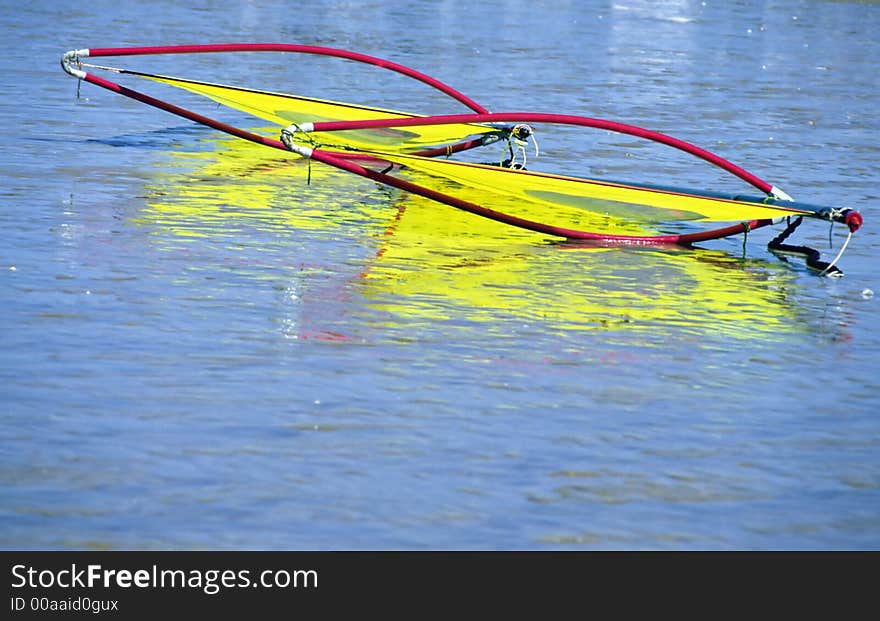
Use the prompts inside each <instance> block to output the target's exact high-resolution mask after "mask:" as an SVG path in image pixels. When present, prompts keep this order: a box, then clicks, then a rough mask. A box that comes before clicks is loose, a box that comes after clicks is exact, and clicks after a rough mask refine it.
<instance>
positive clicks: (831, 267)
mask: <svg viewBox="0 0 880 621" xmlns="http://www.w3.org/2000/svg"><path fill="white" fill-rule="evenodd" d="M852 236H853V234H852V231H850V232H849V233H847V236H846V239H845V240H844V242H843V245H842V246H841V247H840V252H838V253H837V256H836V257H834V258H833V259H832V260H831V262H830V263H829V264H828V266H827V267H826V268H825V269H824V270H822V271H821V272H819V276H825V275H826V274H828V275H829V276H841V275H842V274H843V273H842V272H841V271H840V270H839V269H837V268H836V267H834V264H835V263H837V261H838V260H839V259H840V257H842V256H843V253H844V251H845V250H846V247H847V246H848V245H849V240H851V239H852ZM831 270H834V271H831ZM829 272H830V273H829Z"/></svg>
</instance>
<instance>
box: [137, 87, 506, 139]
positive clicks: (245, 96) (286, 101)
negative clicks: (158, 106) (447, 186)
mask: <svg viewBox="0 0 880 621" xmlns="http://www.w3.org/2000/svg"><path fill="white" fill-rule="evenodd" d="M127 73H130V74H134V75H138V76H141V77H144V78H148V79H150V80H153V81H156V82H161V83H163V84H169V85H171V86H175V87H177V88H182V89H184V90H187V91H190V92H193V93H197V94H199V95H202V96H204V97H207V98H209V99H212V100H213V101H216V102H217V103H219V104H222V105H224V106H227V107H229V108H233V109H235V110H241V111H242V112H246V113H248V114H251V115H253V116H256V117H258V118H260V119H264V120H266V121H270V122H272V123H277V124H278V125H281V126H285V127H286V126H288V125H290V124H291V123H296V124H303V123H316V122H324V121H363V120H369V119H386V118H411V117H414V116H421V115H415V114H409V113H406V112H398V111H395V110H385V109H382V108H371V107H366V106H358V105H354V104H348V103H342V102H337V101H328V100H323V99H312V98H309V97H299V96H296V95H287V94H284V93H272V92H267V91H258V90H252V89H246V88H239V87H235V86H226V85H222V84H211V83H208V82H198V81H193V80H184V79H180V78H172V77H168V76H158V75H151V74H145V73H139V72H134V71H127ZM494 133H498V129H497V128H493V127H488V126H485V125H474V124H453V125H424V126H420V127H406V128H379V129H369V130H348V131H339V132H314V133H311V134H308V135H307V136H306V135H297V138H299V139H303V140H306V139H307V140H309V143H307V144H309V145H310V146H317V145H320V146H323V147H324V148H336V149H342V148H355V149H366V150H376V149H379V150H382V151H386V152H404V153H406V152H413V151H420V150H423V149H427V148H432V147H438V146H444V145H447V144H451V143H455V142H458V141H461V140H464V139H466V138H469V137H472V136H479V135H486V134H494Z"/></svg>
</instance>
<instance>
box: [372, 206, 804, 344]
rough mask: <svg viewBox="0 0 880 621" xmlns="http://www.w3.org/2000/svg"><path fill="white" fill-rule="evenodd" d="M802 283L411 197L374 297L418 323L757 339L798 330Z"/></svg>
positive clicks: (389, 242) (739, 264)
mask: <svg viewBox="0 0 880 621" xmlns="http://www.w3.org/2000/svg"><path fill="white" fill-rule="evenodd" d="M791 280H792V277H791V274H790V273H788V272H786V271H785V270H784V269H781V268H780V267H778V266H774V265H772V264H766V263H763V262H759V261H754V260H743V259H739V258H736V257H732V256H730V255H729V254H726V253H724V252H721V251H710V250H688V249H685V248H681V247H677V246H672V247H665V248H655V247H653V248H652V247H648V248H619V247H612V248H609V247H599V246H596V245H592V246H590V245H588V244H583V243H580V244H579V243H573V242H561V243H560V242H554V241H550V240H548V239H547V238H546V237H545V236H542V235H540V234H536V233H530V232H526V231H518V230H516V229H513V228H511V227H509V226H507V225H504V224H500V223H496V222H492V221H489V220H486V219H485V218H481V217H479V216H474V215H471V214H467V213H462V212H457V211H454V210H450V208H448V207H445V206H443V205H438V204H437V203H434V202H432V201H429V200H426V199H422V198H420V197H413V196H406V197H405V198H402V199H401V208H400V217H399V218H398V219H397V220H396V222H395V224H394V226H393V234H391V235H388V236H387V237H386V238H385V244H384V246H383V247H382V250H381V251H380V253H379V255H377V259H376V260H375V261H374V262H373V264H372V265H371V266H370V269H369V270H368V271H367V272H366V274H365V282H364V295H365V296H366V297H368V298H369V299H371V300H373V301H374V303H375V304H376V306H377V307H379V308H381V309H382V310H385V311H386V312H388V313H389V314H390V316H392V317H394V316H399V317H405V318H407V319H408V320H411V319H413V318H414V317H422V318H425V319H428V320H446V319H450V318H453V317H454V316H456V315H459V314H464V316H466V318H467V319H468V320H471V321H498V320H499V319H503V320H523V321H539V322H542V323H544V324H545V325H546V326H547V327H548V328H550V329H553V330H561V331H569V330H583V329H597V328H598V329H622V330H648V331H651V330H653V331H656V330H662V329H664V328H668V327H670V326H678V327H681V328H684V329H688V330H694V329H696V330H698V331H712V332H716V333H719V332H721V333H726V334H729V335H732V336H737V337H743V338H748V337H750V336H754V335H756V334H763V335H765V336H766V335H767V334H768V333H773V332H790V331H792V330H793V329H795V330H796V329H798V327H797V323H796V322H794V321H792V311H791V308H790V304H789V302H788V301H787V297H788V295H789V293H790V290H791V288H792V286H793V284H792V282H791Z"/></svg>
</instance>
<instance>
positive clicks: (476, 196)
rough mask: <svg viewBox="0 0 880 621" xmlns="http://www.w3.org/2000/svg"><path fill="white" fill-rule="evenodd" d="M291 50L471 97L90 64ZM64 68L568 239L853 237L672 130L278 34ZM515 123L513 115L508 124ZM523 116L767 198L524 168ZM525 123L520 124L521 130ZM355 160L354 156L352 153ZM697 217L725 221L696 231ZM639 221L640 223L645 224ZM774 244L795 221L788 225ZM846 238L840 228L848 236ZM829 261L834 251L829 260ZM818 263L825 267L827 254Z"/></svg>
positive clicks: (857, 221) (853, 220)
mask: <svg viewBox="0 0 880 621" xmlns="http://www.w3.org/2000/svg"><path fill="white" fill-rule="evenodd" d="M237 51H263V52H270V51H276V52H297V53H305V54H322V55H327V56H335V57H339V58H344V59H347V60H354V61H357V62H363V63H367V64H372V65H375V66H379V67H383V68H385V69H390V70H392V71H396V72H398V73H401V74H404V75H407V76H409V77H411V78H413V79H416V80H420V81H422V82H424V83H426V84H428V85H430V86H432V87H433V88H435V89H437V90H438V91H440V92H442V93H444V94H446V95H448V96H449V97H451V98H453V99H455V100H457V101H458V102H459V103H461V104H464V105H465V106H467V107H469V108H470V109H471V110H472V111H473V112H472V113H469V114H457V115H440V116H423V115H418V114H412V113H408V112H399V111H396V110H390V109H385V108H379V107H370V106H362V105H355V104H348V103H343V102H338V101H332V100H324V99H314V98H308V97H303V96H299V95H289V94H285V93H278V92H272V91H262V90H254V89H246V88H240V87H235V86H230V85H224V84H217V83H213V82H206V81H197V80H190V79H183V78H177V77H170V76H165V75H159V74H153V73H145V72H139V71H132V70H124V69H113V68H107V67H98V66H96V65H87V64H85V63H84V62H83V59H85V58H88V57H94V56H136V55H151V54H184V53H206V52H237ZM62 66H63V67H64V69H65V71H67V73H69V74H71V75H73V76H74V77H76V78H78V79H80V80H83V81H86V82H89V83H91V84H95V85H97V86H100V87H102V88H106V89H108V90H111V91H114V92H117V93H119V94H122V95H125V96H127V97H131V98H133V99H136V100H138V101H141V102H144V103H146V104H149V105H152V106H155V107H157V108H160V109H163V110H166V111H168V112H171V113H174V114H177V115H179V116H182V117H184V118H188V119H191V120H193V121H196V122H198V123H201V124H204V125H207V126H209V127H213V128H215V129H218V130H221V131H224V132H226V133H229V134H232V135H234V136H238V137H240V138H244V139H246V140H250V141H252V142H256V143H259V144H263V145H265V146H270V147H274V148H277V149H284V150H288V151H292V152H294V153H296V154H298V155H301V156H303V157H306V158H310V159H312V160H316V161H319V162H322V163H324V164H328V165H330V166H334V167H336V168H339V169H341V170H345V171H348V172H352V173H354V174H357V175H360V176H363V177H366V178H369V179H372V180H374V181H377V182H380V183H383V184H386V185H389V186H392V187H396V188H399V189H402V190H405V191H407V192H411V193H413V194H417V195H420V196H424V197H427V198H430V199H432V200H435V201H438V202H441V203H445V204H447V205H451V206H453V207H456V208H458V209H462V210H464V211H468V212H470V213H474V214H477V215H481V216H484V217H486V218H489V219H492V220H496V221H499V222H504V223H507V224H511V225H513V226H518V227H521V228H525V229H528V230H531V231H536V232H540V233H544V234H548V235H553V236H558V237H564V238H568V239H585V240H594V241H602V242H607V243H624V244H657V243H660V244H663V243H676V244H685V245H688V244H693V243H696V242H699V241H705V240H709V239H717V238H721V237H726V236H730V235H736V234H739V233H744V232H748V231H751V230H753V229H756V228H760V227H763V226H767V225H770V224H775V223H780V222H783V221H786V222H789V223H790V221H791V219H792V218H796V219H797V222H798V223H799V222H800V221H801V219H803V218H804V217H807V218H818V219H822V220H826V221H830V222H841V223H845V224H846V225H847V227H848V228H849V231H850V235H852V233H853V232H854V231H855V230H857V229H858V228H859V227H860V226H861V224H862V218H861V215H860V214H859V213H858V212H856V211H854V210H852V209H847V208H831V207H823V206H815V205H809V204H806V203H798V202H794V201H793V200H791V197H789V196H788V195H787V194H786V193H785V192H783V191H781V190H779V189H778V188H776V187H774V186H773V185H772V184H770V183H768V182H766V181H764V180H763V179H761V178H759V177H757V176H756V175H754V174H752V173H750V172H748V171H746V170H745V169H743V168H741V167H739V166H737V165H735V164H732V163H731V162H728V161H727V160H725V159H723V158H721V157H720V156H718V155H716V154H714V153H711V152H709V151H706V150H705V149H702V148H700V147H697V146H695V145H691V144H689V143H687V142H685V141H682V140H680V139H677V138H674V137H671V136H668V135H665V134H660V133H658V132H654V131H651V130H648V129H644V128H641V127H637V126H633V125H627V124H623V123H618V122H614V121H608V120H603V119H594V118H589V117H581V116H574V115H557V114H546V113H494V114H493V113H489V112H488V110H486V109H485V108H483V107H482V106H480V105H479V104H477V103H476V102H474V101H473V100H471V99H470V98H468V97H466V96H465V95H463V94H462V93H460V92H458V91H456V90H455V89H453V88H452V87H450V86H448V85H446V84H443V83H442V82H440V81H438V80H436V79H434V78H431V77H430V76H426V75H425V74H421V73H419V72H417V71H415V70H413V69H409V68H407V67H404V66H402V65H397V64H395V63H391V62H389V61H384V60H382V59H378V58H375V57H370V56H366V55H362V54H358V53H356V52H349V51H345V50H335V49H332V48H319V47H313V46H299V45H287V44H230V45H205V46H167V47H140V48H98V49H84V50H73V51H71V52H68V53H66V54H65V55H64V56H63V57H62ZM86 68H89V69H91V68H96V69H109V70H111V71H115V72H116V73H119V74H130V75H135V76H138V77H141V78H146V79H148V80H151V81H153V82H159V83H163V84H166V85H169V86H173V87H176V88H180V89H183V90H186V91H190V92H193V93H197V94H198V95H201V96H204V97H207V98H208V99H210V100H213V101H215V102H217V103H220V104H222V105H223V106H225V107H228V108H233V109H237V110H240V111H243V112H246V113H249V114H251V115H254V116H255V117H258V118H260V119H262V120H265V121H269V122H271V123H274V124H276V125H280V126H282V127H283V129H282V131H281V135H280V140H278V139H275V138H272V137H269V136H265V135H261V134H259V133H255V132H253V131H249V130H244V129H241V128H239V127H235V126H232V125H229V124H227V123H224V122H221V121H219V120H216V119H213V118H210V117H207V116H204V115H202V114H199V113H196V112H193V111H191V110H188V109H185V108H182V107H180V106H177V105H174V104H171V103H168V102H166V101H163V100H161V99H158V98H156V97H153V96H151V95H147V94H145V93H142V92H140V91H136V90H133V89H131V88H128V87H125V86H121V85H119V84H117V83H115V82H111V81H109V80H106V79H104V78H101V77H99V76H97V75H94V74H93V73H89V72H87V71H85V70H84V69H86ZM513 123H516V124H517V125H512V124H513ZM524 123H528V124H531V123H559V124H566V125H577V126H583V127H592V128H599V129H605V130H609V131H614V132H619V133H623V134H629V135H633V136H637V137H640V138H644V139H647V140H652V141H654V142H658V143H661V144H665V145H668V146H671V147H673V148H676V149H679V150H682V151H685V152H687V153H690V154H692V155H694V156H696V157H699V158H701V159H703V160H705V161H708V162H710V163H711V164H714V165H716V166H718V167H720V168H722V169H724V170H726V171H728V172H730V173H731V174H733V175H736V176H737V177H739V178H741V179H743V180H745V181H746V182H748V183H750V184H751V185H752V186H754V187H755V188H757V189H758V190H759V191H761V192H762V193H763V194H764V196H760V197H753V196H752V197H750V196H740V195H723V194H718V193H713V192H698V191H693V190H686V189H676V188H664V187H659V186H650V185H639V184H629V183H619V182H613V181H604V180H599V179H586V178H579V177H572V176H565V175H555V174H548V173H538V172H532V171H529V170H525V169H524V166H523V165H522V161H524V158H523V160H521V161H520V162H519V164H517V161H516V160H517V158H516V154H515V152H514V144H515V145H516V146H517V149H518V152H521V151H522V150H523V148H524V145H526V144H527V143H528V140H529V136H531V137H532V138H533V134H532V129H531V127H530V126H529V125H523V124H524ZM523 127H525V128H526V131H524V132H522V133H519V132H520V130H521V128H523ZM499 140H506V141H508V145H509V146H508V149H509V152H510V155H511V158H509V160H508V161H507V162H504V163H503V164H502V165H501V166H493V165H486V164H476V163H471V162H460V161H454V160H450V159H444V158H437V157H436V156H438V155H441V156H442V155H446V156H450V155H452V154H453V153H456V152H458V151H460V150H465V149H471V148H474V147H479V146H483V145H485V144H489V143H492V142H497V141H499ZM353 157H354V158H361V159H364V160H366V162H361V161H360V160H358V161H354V160H353V159H352V158H353ZM699 223H730V224H728V225H727V226H722V227H721V228H715V229H709V230H705V229H701V230H695V226H696V225H697V224H699ZM646 229H647V230H646ZM786 231H787V232H786V233H783V235H781V236H780V237H779V238H777V239H776V240H774V242H778V243H779V244H781V242H782V241H783V240H784V237H785V236H787V235H788V234H790V232H791V231H793V226H789V228H788V229H786ZM848 241H849V238H847V242H848ZM835 261H836V259H835ZM835 261H832V263H831V264H820V263H818V262H816V261H814V264H815V265H823V266H824V267H823V273H832V267H833V263H834V262H835Z"/></svg>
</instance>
